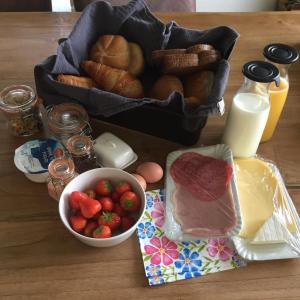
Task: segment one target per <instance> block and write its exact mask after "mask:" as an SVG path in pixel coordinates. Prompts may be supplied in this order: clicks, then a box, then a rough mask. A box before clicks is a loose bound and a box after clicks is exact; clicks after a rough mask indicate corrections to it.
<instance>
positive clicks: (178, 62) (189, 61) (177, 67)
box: [162, 53, 199, 75]
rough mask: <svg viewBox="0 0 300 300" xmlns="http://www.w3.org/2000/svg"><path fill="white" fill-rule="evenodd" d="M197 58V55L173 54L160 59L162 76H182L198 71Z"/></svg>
mask: <svg viewBox="0 0 300 300" xmlns="http://www.w3.org/2000/svg"><path fill="white" fill-rule="evenodd" d="M198 64H199V58H198V55H197V54H194V53H190V54H187V53H185V54H173V55H165V56H164V57H163V58H162V72H163V73H164V74H172V75H184V74H188V73H191V72H193V71H196V70H197V69H198Z"/></svg>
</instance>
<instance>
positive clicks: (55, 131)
mask: <svg viewBox="0 0 300 300" xmlns="http://www.w3.org/2000/svg"><path fill="white" fill-rule="evenodd" d="M48 128H49V131H50V135H51V137H53V138H55V139H56V140H58V141H60V142H61V143H63V144H64V145H65V146H66V144H67V140H68V139H69V138H70V137H72V136H74V135H86V136H90V135H91V133H92V128H91V126H90V123H89V117H88V114H87V112H86V110H85V109H84V108H83V107H82V106H81V105H79V104H75V103H63V104H59V105H54V106H52V107H50V108H48Z"/></svg>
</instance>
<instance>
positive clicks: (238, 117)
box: [222, 61, 280, 157]
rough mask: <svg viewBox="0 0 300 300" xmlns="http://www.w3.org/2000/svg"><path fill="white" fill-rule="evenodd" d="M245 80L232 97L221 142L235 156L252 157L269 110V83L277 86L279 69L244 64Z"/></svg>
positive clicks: (262, 63) (261, 63)
mask: <svg viewBox="0 0 300 300" xmlns="http://www.w3.org/2000/svg"><path fill="white" fill-rule="evenodd" d="M243 74H244V76H245V80H244V83H243V85H242V86H241V87H240V88H239V90H238V91H237V93H236V94H235V95H234V97H233V101H232V104H231V108H230V111H229V114H228V117H227V120H226V126H225V130H224V134H223V138H222V140H223V142H224V143H225V144H226V145H227V146H229V147H230V148H231V150H232V153H233V156H234V157H251V156H254V155H255V154H256V151H257V148H258V145H259V142H260V139H261V137H262V134H263V131H264V128H265V126H266V123H267V120H268V115H269V111H270V99H269V86H270V84H271V83H272V82H273V81H275V83H276V86H279V81H280V75H279V70H278V69H277V68H276V67H275V66H274V65H272V64H270V63H268V62H263V61H251V62H248V63H246V64H245V65H244V67H243Z"/></svg>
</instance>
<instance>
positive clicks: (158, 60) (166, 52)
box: [151, 49, 186, 66]
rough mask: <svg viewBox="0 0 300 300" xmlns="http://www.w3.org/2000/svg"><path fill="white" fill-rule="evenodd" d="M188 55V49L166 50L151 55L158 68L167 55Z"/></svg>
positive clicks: (153, 52)
mask: <svg viewBox="0 0 300 300" xmlns="http://www.w3.org/2000/svg"><path fill="white" fill-rule="evenodd" d="M184 53H186V49H164V50H154V51H152V53H151V59H152V62H153V63H154V64H155V65H156V66H160V64H161V62H162V58H163V57H164V56H165V55H173V54H184Z"/></svg>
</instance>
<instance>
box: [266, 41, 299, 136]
mask: <svg viewBox="0 0 300 300" xmlns="http://www.w3.org/2000/svg"><path fill="white" fill-rule="evenodd" d="M264 56H265V58H266V60H267V61H269V62H271V63H273V64H274V65H276V67H277V68H278V69H279V72H280V85H279V86H278V87H277V86H276V85H275V84H274V83H272V84H271V85H270V88H269V95H270V112H269V117H268V121H267V124H266V127H265V129H264V132H263V135H262V138H261V142H266V141H268V140H270V139H271V137H272V136H273V133H274V131H275V128H276V126H277V123H278V120H279V118H280V115H281V112H282V110H283V107H284V104H285V101H286V98H287V95H288V90H289V77H288V68H289V66H290V65H291V64H292V63H294V62H295V61H296V60H297V59H298V58H299V53H298V51H297V50H296V49H295V48H293V47H290V46H288V45H284V44H270V45H267V46H266V47H265V48H264Z"/></svg>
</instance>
